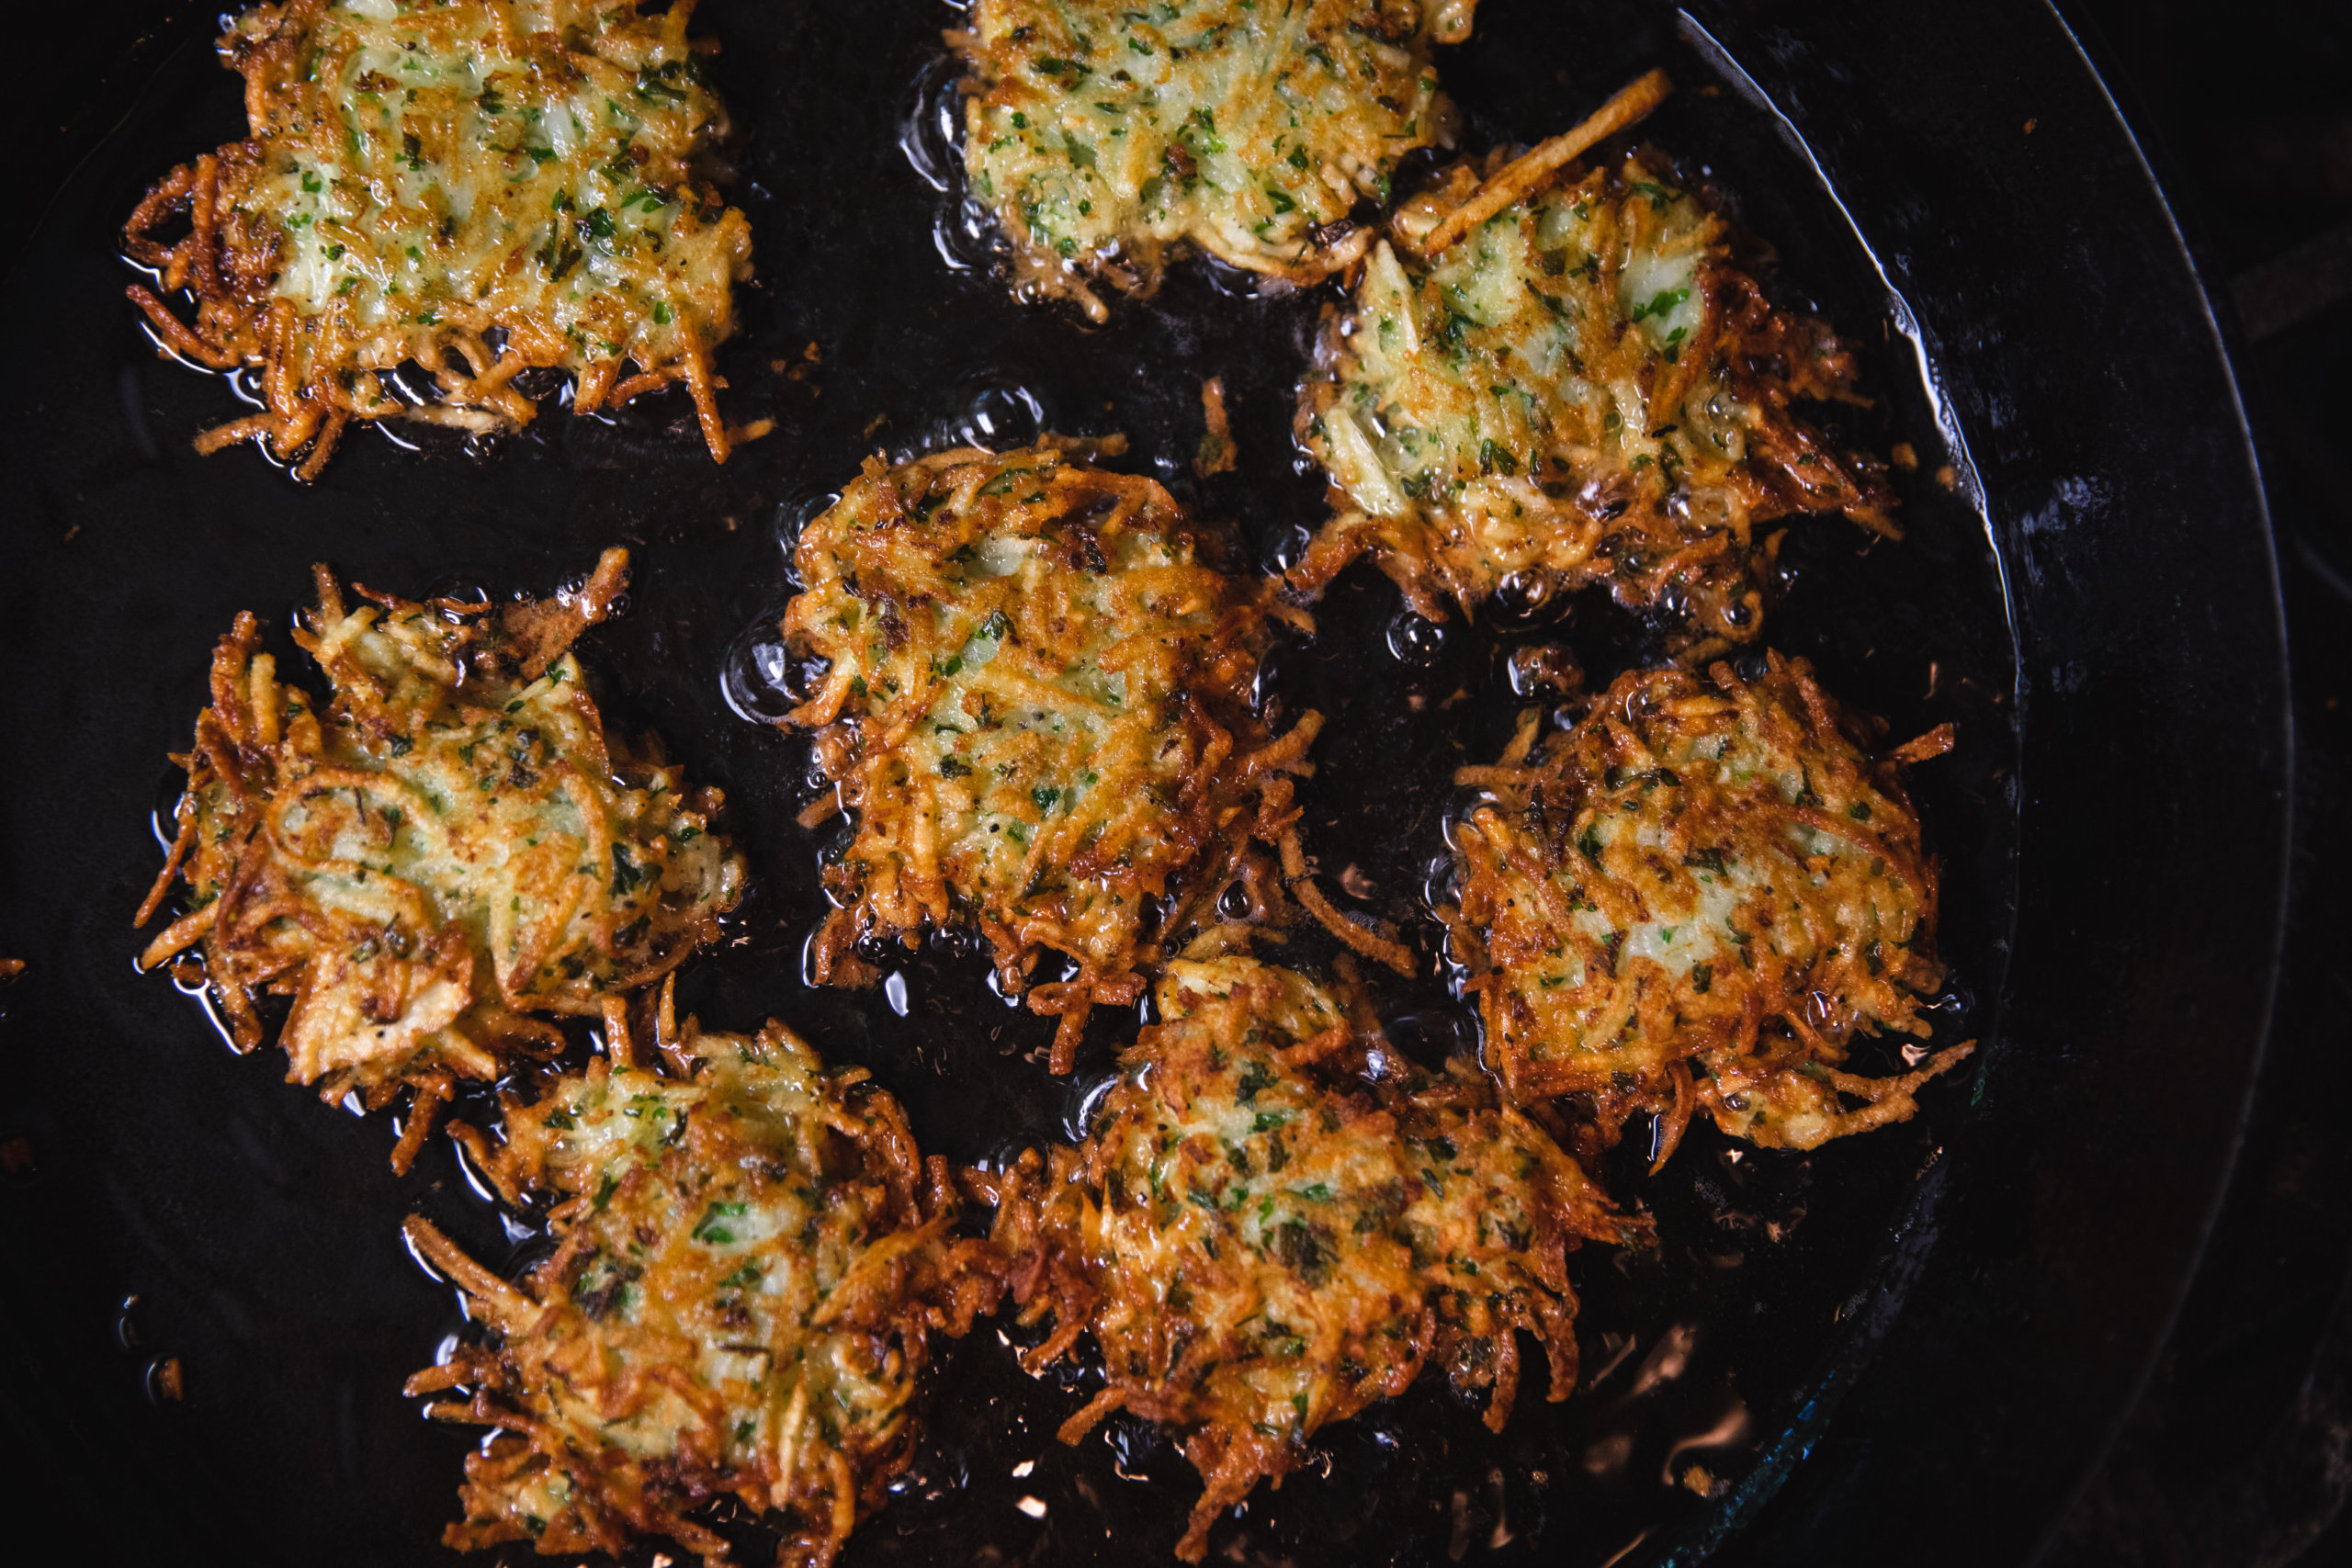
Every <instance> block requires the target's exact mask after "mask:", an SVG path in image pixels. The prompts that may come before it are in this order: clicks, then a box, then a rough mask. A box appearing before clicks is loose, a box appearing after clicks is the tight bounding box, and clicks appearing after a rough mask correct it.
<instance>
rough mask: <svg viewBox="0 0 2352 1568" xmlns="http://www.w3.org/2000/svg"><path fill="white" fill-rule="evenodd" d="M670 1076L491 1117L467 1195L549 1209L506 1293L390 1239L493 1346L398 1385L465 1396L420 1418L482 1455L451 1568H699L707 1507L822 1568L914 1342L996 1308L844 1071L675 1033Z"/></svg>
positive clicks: (893, 1432) (886, 1119)
mask: <svg viewBox="0 0 2352 1568" xmlns="http://www.w3.org/2000/svg"><path fill="white" fill-rule="evenodd" d="M665 1055H671V1056H673V1059H675V1060H677V1061H679V1062H682V1063H683V1064H684V1066H685V1067H686V1068H687V1069H688V1071H687V1075H686V1076H684V1077H676V1076H662V1075H659V1074H656V1073H653V1072H650V1071H648V1070H645V1069H642V1068H632V1067H614V1066H611V1064H609V1063H608V1062H605V1061H604V1060H601V1059H600V1060H598V1061H595V1062H594V1063H592V1064H591V1065H590V1067H589V1069H588V1071H587V1072H586V1073H584V1074H566V1075H563V1076H560V1077H556V1078H555V1079H553V1080H552V1081H551V1082H548V1083H547V1084H545V1085H543V1086H542V1088H541V1090H540V1093H539V1098H538V1099H537V1100H536V1101H535V1102H533V1103H531V1104H529V1105H523V1104H519V1103H515V1104H510V1105H509V1106H508V1110H507V1141H506V1143H505V1145H503V1147H502V1148H500V1149H498V1150H496V1151H495V1152H494V1153H491V1154H490V1155H489V1156H488V1158H487V1160H486V1162H485V1167H486V1171H487V1174H488V1175H489V1176H490V1177H491V1179H492V1180H493V1181H494V1182H496V1183H497V1184H498V1185H499V1186H500V1188H501V1189H502V1190H504V1191H505V1192H506V1193H507V1194H509V1196H510V1197H516V1196H520V1195H522V1194H526V1193H529V1194H537V1195H542V1196H544V1197H546V1198H548V1199H551V1200H552V1201H553V1202H554V1208H553V1210H552V1212H551V1213H550V1230H551V1234H552V1235H553V1237H554V1239H555V1241H556V1243H557V1245H556V1249H555V1251H554V1253H553V1254H552V1255H551V1256H549V1257H548V1258H546V1259H545V1260H544V1261H542V1262H540V1263H539V1264H537V1266H536V1267H535V1268H533V1269H531V1270H530V1271H529V1272H528V1273H527V1274H526V1275H524V1276H523V1277H522V1279H521V1280H518V1281H516V1282H515V1283H511V1284H510V1283H509V1282H507V1281H506V1280H502V1279H500V1278H499V1277H498V1276H497V1275H496V1274H495V1273H492V1271H491V1270H489V1269H484V1268H483V1267H481V1265H480V1264H479V1263H477V1262H475V1261H474V1260H473V1259H472V1258H470V1257H469V1256H468V1255H467V1254H466V1253H465V1252H464V1251H463V1250H461V1249H460V1248H458V1247H457V1246H456V1244H454V1243H453V1242H451V1241H450V1240H449V1239H448V1237H447V1236H446V1235H443V1234H442V1233H441V1232H440V1230H439V1229H437V1228H436V1227H435V1226H434V1225H433V1224H432V1223H431V1222H430V1221H428V1220H426V1219H424V1218H423V1217H422V1216H418V1217H414V1218H412V1219H411V1220H410V1221H409V1222H408V1234H409V1236H410V1239H411V1241H412V1243H413V1245H414V1246H415V1247H416V1250H417V1252H418V1253H419V1255H420V1256H422V1257H423V1258H425V1259H426V1260H427V1261H429V1262H431V1263H432V1264H433V1265H434V1266H435V1267H436V1268H438V1269H442V1270H443V1271H444V1272H445V1273H447V1275H448V1276H449V1277H450V1278H451V1279H452V1280H455V1281H456V1282H457V1283H458V1286H459V1287H460V1288H461V1289H463V1290H464V1292H466V1295H467V1298H468V1302H469V1308H470V1310H471V1312H472V1313H473V1314H474V1315H475V1316H476V1317H477V1318H478V1320H479V1321H481V1322H482V1323H484V1324H485V1325H487V1328H488V1333H487V1335H486V1337H484V1338H483V1339H482V1341H481V1342H480V1343H478V1344H473V1345H469V1346H465V1347H461V1348H459V1349H458V1351H457V1352H456V1354H455V1355H453V1356H452V1357H450V1358H449V1359H447V1361H445V1362H444V1363H443V1364H441V1365H439V1366H435V1367H433V1368H431V1369H429V1370H427V1371H423V1372H419V1373H418V1374H416V1375H415V1376H414V1377H413V1378H411V1379H410V1380H409V1383H408V1392H409V1393H411V1394H412V1395H428V1394H442V1393H448V1392H450V1391H452V1390H459V1391H469V1392H468V1393H467V1396H466V1397H464V1398H462V1399H453V1400H445V1401H442V1402H440V1403H437V1404H435V1405H433V1406H431V1407H430V1408H429V1414H431V1415H433V1416H436V1417H439V1418H442V1419H446V1420H453V1421H459V1422H466V1423H469V1424H476V1425H481V1426H486V1427H492V1428H494V1429H496V1431H497V1435H496V1436H494V1437H493V1438H492V1439H491V1440H490V1441H489V1442H488V1443H487V1444H486V1445H485V1446H484V1447H483V1448H482V1449H481V1450H480V1451H479V1452H476V1453H474V1454H471V1455H469V1456H468V1458H467V1461H466V1480H465V1484H464V1486H463V1487H462V1489H461V1490H460V1493H459V1496H460V1498H461V1500H462V1504H463V1507H464V1517H463V1518H462V1519H461V1520H460V1521H458V1523H455V1524H452V1525H451V1526H449V1528H448V1529H447V1532H446V1534H445V1536H444V1540H446V1541H447V1544H449V1545H450V1546H453V1547H456V1548H458V1549H459V1550H462V1551H473V1550H478V1549H481V1548H484V1547H489V1546H493V1545H496V1544H497V1543H499V1542H502V1541H512V1540H530V1541H533V1542H534V1543H535V1544H536V1547H537V1551H540V1552H542V1553H547V1552H582V1551H596V1550H599V1549H602V1550H604V1551H611V1552H614V1553H615V1554H616V1555H617V1554H618V1553H619V1552H620V1551H621V1550H622V1548H623V1547H625V1546H626V1545H627V1544H628V1542H629V1541H630V1540H633V1539H635V1538H638V1537H641V1536H649V1535H664V1536H667V1537H669V1538H670V1539H671V1540H674V1541H676V1542H677V1543H678V1544H679V1545H681V1546H684V1547H685V1548H686V1549H687V1550H689V1551H697V1552H701V1553H703V1554H704V1560H705V1561H706V1562H722V1561H725V1560H726V1554H727V1550H728V1548H727V1543H726V1540H725V1539H724V1538H723V1537H721V1536H720V1535H718V1533H717V1531H716V1530H714V1529H712V1528H711V1519H710V1516H709V1513H708V1510H707V1508H706V1507H705V1506H703V1505H704V1504H705V1503H706V1502H707V1500H709V1499H712V1498H716V1497H720V1496H727V1497H731V1498H733V1499H735V1500H736V1501H737V1502H739V1503H740V1504H741V1505H742V1506H744V1507H746V1508H748V1509H750V1510H751V1512H752V1514H754V1515H764V1516H766V1517H767V1519H768V1520H769V1521H770V1522H772V1523H773V1524H775V1526H776V1528H778V1529H781V1530H782V1532H783V1534H784V1537H785V1551H784V1554H783V1556H782V1557H781V1558H780V1559H779V1561H781V1562H786V1563H789V1564H801V1565H809V1568H813V1565H821V1564H825V1563H829V1562H831V1561H832V1559H833V1557H834V1556H835V1554H836V1553H838V1552H839V1551H840V1550H841V1547H842V1542H843V1541H844V1540H846V1539H847V1538H848V1536H849V1534H850V1532H851V1531H852V1530H853V1529H855V1528H856V1526H857V1525H858V1524H859V1523H860V1522H861V1521H862V1520H863V1519H864V1518H865V1517H867V1516H868V1515H870V1514H871V1513H872V1512H873V1511H874V1510H875V1509H876V1507H878V1506H880V1504H881V1502H882V1487H883V1485H884V1483H887V1482H888V1480H889V1479H890V1477H891V1476H893V1475H894V1474H896V1473H897V1472H899V1470H901V1469H903V1468H904V1467H905V1465H906V1464H907V1461H908V1460H909V1458H910V1456H911V1454H912V1452H913V1449H914V1446H915V1443H916V1442H917V1440H918V1438H919V1436H920V1426H919V1422H918V1419H917V1415H916V1411H915V1409H914V1401H915V1397H916V1394H917V1393H918V1390H919V1388H920V1386H921V1382H922V1373H923V1370H924V1367H925V1365H926V1363H927V1361H928V1358H929V1345H930V1340H931V1337H932V1336H933V1335H936V1334H942V1333H944V1334H948V1335H961V1334H963V1333H966V1332H967V1331H968V1330H969V1328H970V1326H971V1323H972V1320H973V1317H974V1316H975V1315H976V1314H978V1313H980V1312H984V1311H987V1310H989V1309H990V1308H991V1307H992V1306H993V1305H994V1303H995V1302H996V1300H997V1296H998V1292H999V1289H1000V1287H999V1283H998V1275H997V1272H996V1269H995V1265H994V1262H993V1259H992V1258H991V1257H990V1256H989V1252H988V1249H987V1248H986V1247H985V1246H984V1244H982V1243H979V1242H978V1241H967V1242H958V1241H956V1240H955V1239H954V1237H953V1236H952V1235H951V1229H952V1225H953V1223H954V1219H955V1214H956V1195H955V1192H954V1190H953V1188H952V1186H951V1185H950V1183H949V1182H948V1180H947V1172H946V1168H945V1166H944V1164H937V1165H935V1166H934V1167H933V1168H932V1169H931V1170H930V1171H929V1172H926V1171H925V1168H924V1166H923V1163H922V1158H921V1156H919V1154H918V1153H917V1151H916V1148H915V1144H914V1139H913V1137H912V1135H911V1134H910V1132H909V1131H908V1128H907V1122H906V1116H905V1113H904V1112H903V1111H901V1110H900V1109H899V1104H898V1102H897V1101H896V1100H893V1099H892V1098H891V1097H890V1096H889V1095H888V1093H887V1092H885V1091H884V1090H882V1089H879V1088H878V1087H876V1086H875V1085H874V1084H872V1083H871V1082H870V1081H868V1080H867V1076H866V1074H865V1072H864V1071H863V1070H862V1069H847V1070H841V1069H835V1070H828V1069H827V1068H826V1067H825V1066H823V1065H822V1064H821V1063H820V1061H819V1060H818V1058H817V1056H816V1054H815V1053H814V1052H812V1051H811V1050H810V1049H809V1047H808V1046H807V1045H806V1044H804V1043H802V1042H801V1041H800V1040H798V1039H797V1037H795V1036H794V1035H793V1034H792V1033H791V1032H789V1031H787V1030H786V1029H785V1028H784V1027H783V1026H782V1025H780V1024H775V1023H771V1024H769V1025H768V1027H767V1028H766V1029H764V1030H763V1031H762V1032H760V1033H759V1034H757V1035H756V1036H743V1035H728V1034H702V1033H700V1032H698V1031H697V1030H696V1029H695V1026H694V1024H693V1022H692V1021H688V1022H687V1025H686V1028H685V1030H684V1038H683V1039H682V1040H680V1041H678V1042H676V1043H673V1044H670V1045H669V1049H668V1050H666V1051H665Z"/></svg>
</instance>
